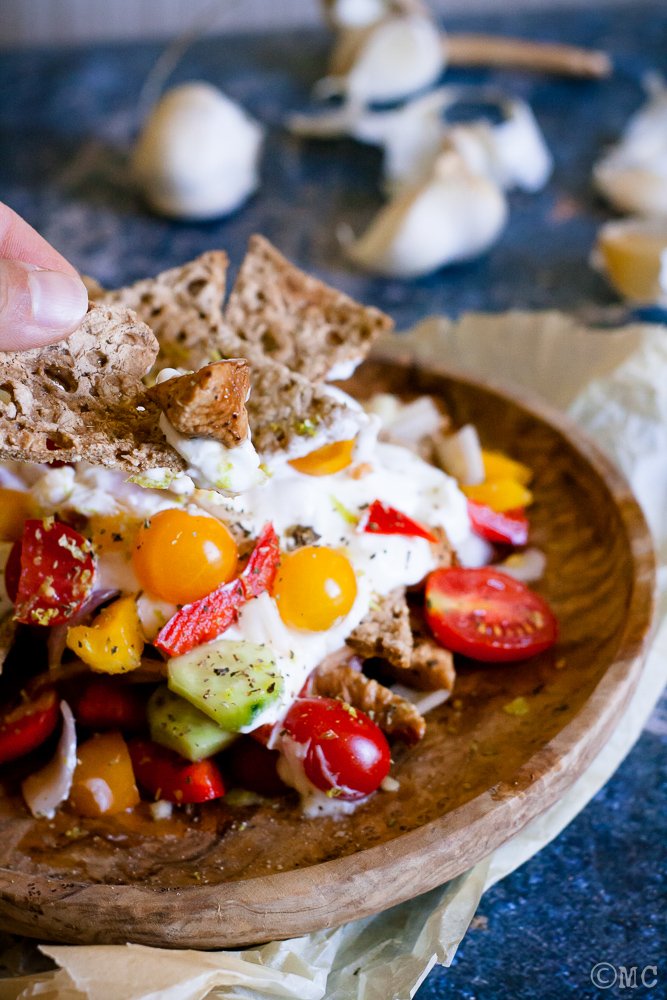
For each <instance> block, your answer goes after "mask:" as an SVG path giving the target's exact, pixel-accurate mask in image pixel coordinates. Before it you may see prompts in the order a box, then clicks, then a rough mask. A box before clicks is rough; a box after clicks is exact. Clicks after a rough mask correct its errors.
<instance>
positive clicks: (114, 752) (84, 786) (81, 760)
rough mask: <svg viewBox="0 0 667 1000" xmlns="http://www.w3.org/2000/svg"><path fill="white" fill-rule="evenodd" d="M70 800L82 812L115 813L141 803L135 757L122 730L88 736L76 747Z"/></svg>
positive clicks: (95, 813)
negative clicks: (133, 760)
mask: <svg viewBox="0 0 667 1000" xmlns="http://www.w3.org/2000/svg"><path fill="white" fill-rule="evenodd" d="M76 757H77V760H76V770H75V771H74V778H73V780H72V788H71V791H70V793H69V802H70V805H71V806H72V808H73V809H74V811H75V812H77V813H78V814H79V816H90V817H91V818H93V819H94V818H96V817H97V816H115V815H116V813H120V812H125V810H126V809H134V807H135V806H136V805H138V804H139V792H138V791H137V784H136V781H135V780H134V771H133V770H132V761H131V760H130V753H129V750H128V749H127V744H126V742H125V740H124V739H123V737H122V736H121V735H120V733H104V734H103V735H102V736H93V738H92V739H90V740H86V742H85V743H82V744H81V746H79V747H78V748H77V751H76Z"/></svg>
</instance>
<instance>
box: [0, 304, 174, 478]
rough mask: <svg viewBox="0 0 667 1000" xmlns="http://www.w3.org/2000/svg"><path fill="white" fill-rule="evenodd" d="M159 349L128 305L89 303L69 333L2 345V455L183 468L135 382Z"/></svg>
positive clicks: (138, 382)
mask: <svg viewBox="0 0 667 1000" xmlns="http://www.w3.org/2000/svg"><path fill="white" fill-rule="evenodd" d="M157 352H158V344H157V341H156V339H155V337H154V336H153V334H152V332H151V330H150V329H149V328H148V327H147V326H146V325H145V324H144V323H141V322H140V321H139V320H138V319H137V317H136V315H135V314H134V312H132V311H131V310H130V309H127V308H125V307H123V306H103V305H94V304H91V305H90V306H89V309H88V313H87V315H86V317H85V319H84V321H83V323H82V324H81V326H80V327H79V328H78V329H77V330H75V331H74V333H72V334H70V336H69V337H68V338H67V340H63V341H61V342H60V343H58V344H51V345H49V346H47V347H38V348H32V349H31V350H28V351H17V352H0V389H1V390H2V391H3V397H2V400H0V458H3V459H8V458H12V459H18V460H20V461H23V462H53V461H55V460H58V461H61V462H76V461H81V460H83V459H85V460H86V461H88V462H92V463H94V464H96V465H103V466H107V467H108V468H121V469H125V470H127V471H129V472H131V473H136V472H142V471H145V470H147V469H152V468H156V467H166V468H168V469H170V470H171V471H173V472H177V473H179V472H182V471H184V469H185V463H184V462H183V460H182V459H181V458H180V456H179V455H178V454H177V452H175V451H174V449H173V448H172V447H171V446H170V445H168V444H167V442H166V441H165V439H164V435H163V433H162V431H161V430H160V429H159V426H158V420H159V416H160V409H159V407H158V406H157V404H155V403H153V402H152V400H150V399H149V398H148V396H147V395H146V391H145V388H144V386H143V384H142V382H141V377H142V375H143V374H144V373H145V372H146V371H147V370H148V369H149V368H150V367H151V365H152V364H153V362H154V360H155V357H156V355H157Z"/></svg>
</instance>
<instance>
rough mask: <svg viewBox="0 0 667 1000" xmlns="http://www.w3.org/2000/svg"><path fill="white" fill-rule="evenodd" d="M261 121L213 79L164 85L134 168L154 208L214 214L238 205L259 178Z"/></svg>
mask: <svg viewBox="0 0 667 1000" xmlns="http://www.w3.org/2000/svg"><path fill="white" fill-rule="evenodd" d="M262 139H263V130H262V128H261V126H260V125H259V124H258V123H257V122H256V121H254V120H253V119H252V118H251V117H250V116H249V115H248V114H246V112H245V111H244V110H243V109H242V108H241V107H239V106H238V105H237V104H235V103H234V101H231V100H230V99H229V98H228V97H226V96H225V95H224V94H223V93H222V91H220V90H218V88H217V87H213V86H211V84H208V83H186V84H183V85H182V86H179V87H174V89H173V90H170V91H168V92H167V93H166V94H165V95H164V96H163V97H162V98H161V100H160V101H159V102H158V103H157V105H156V106H155V108H154V109H153V111H152V113H151V115H150V117H149V119H148V121H147V122H146V124H145V125H144V127H143V129H142V132H141V135H140V136H139V140H138V142H137V145H136V148H135V150H134V153H133V156H132V171H133V174H134V176H135V178H136V180H137V183H138V185H139V186H140V188H141V190H142V191H143V193H144V195H145V197H146V199H147V201H148V202H149V204H150V205H151V207H152V208H153V209H155V211H157V212H159V213H161V214H162V215H168V216H170V217H173V218H187V219H215V218H220V217H221V216H224V215H228V214H229V213H230V212H233V211H235V209H237V208H239V207H240V206H241V205H242V204H243V203H244V202H245V201H246V199H247V198H248V197H249V196H250V195H251V194H252V193H253V191H254V190H255V189H256V187H257V185H258V183H259V174H258V161H259V154H260V150H261V145H262Z"/></svg>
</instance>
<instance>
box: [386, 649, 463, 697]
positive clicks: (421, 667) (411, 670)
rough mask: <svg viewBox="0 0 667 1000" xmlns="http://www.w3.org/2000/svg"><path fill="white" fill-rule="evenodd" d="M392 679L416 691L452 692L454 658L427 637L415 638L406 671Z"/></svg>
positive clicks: (454, 678)
mask: <svg viewBox="0 0 667 1000" xmlns="http://www.w3.org/2000/svg"><path fill="white" fill-rule="evenodd" d="M394 677H395V678H396V680H397V681H400V682H401V684H405V685H407V687H413V688H416V689H417V690H418V691H450V692H451V691H453V689H454V681H455V680H456V671H455V669H454V656H453V655H452V653H451V652H450V651H449V650H448V649H443V648H442V646H439V645H438V643H437V642H436V641H435V640H434V639H430V638H429V637H428V636H416V637H415V648H414V650H413V651H412V657H411V658H410V666H409V667H408V669H407V671H401V673H398V672H396V673H395V674H394Z"/></svg>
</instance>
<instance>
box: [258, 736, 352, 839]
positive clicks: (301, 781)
mask: <svg viewBox="0 0 667 1000" xmlns="http://www.w3.org/2000/svg"><path fill="white" fill-rule="evenodd" d="M307 748H308V745H307V744H302V743H297V742H295V740H293V739H291V737H289V736H287V735H283V736H281V737H280V739H279V742H278V744H277V745H276V747H275V749H278V750H280V757H279V758H278V764H277V769H278V776H279V777H280V779H281V781H284V782H285V784H286V785H289V787H290V788H295V789H296V791H297V792H298V793H299V795H300V796H301V812H302V813H303V815H304V816H305V817H306V818H307V819H312V818H313V817H315V816H332V817H334V818H336V817H337V816H341V815H343V816H345V815H347V816H349V815H351V813H353V812H354V810H355V809H356V808H357V806H360V805H361V804H362V803H363V802H366V801H367V799H368V796H366V797H365V798H363V799H357V800H356V801H355V802H345V801H344V800H343V799H340V798H338V797H337V796H333V795H327V794H326V792H323V791H322V790H321V789H320V788H316V787H315V785H314V784H313V783H312V781H310V780H309V779H308V778H307V777H306V772H305V770H304V766H303V758H304V756H305V754H306V750H307Z"/></svg>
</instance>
